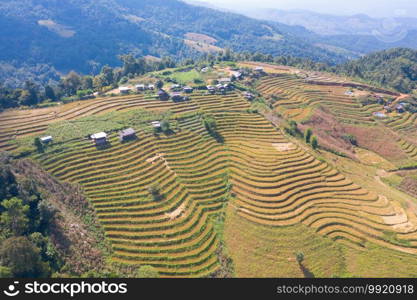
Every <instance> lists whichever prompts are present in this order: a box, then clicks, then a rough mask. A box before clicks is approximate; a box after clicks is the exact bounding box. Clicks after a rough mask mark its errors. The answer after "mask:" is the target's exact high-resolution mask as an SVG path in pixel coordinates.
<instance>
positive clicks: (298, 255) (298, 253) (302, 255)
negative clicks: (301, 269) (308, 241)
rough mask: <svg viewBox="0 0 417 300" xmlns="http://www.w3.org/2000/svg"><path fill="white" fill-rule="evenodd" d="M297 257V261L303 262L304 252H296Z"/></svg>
mask: <svg viewBox="0 0 417 300" xmlns="http://www.w3.org/2000/svg"><path fill="white" fill-rule="evenodd" d="M295 258H296V259H297V262H298V263H299V264H301V263H302V262H303V261H304V253H303V252H297V253H296V254H295Z"/></svg>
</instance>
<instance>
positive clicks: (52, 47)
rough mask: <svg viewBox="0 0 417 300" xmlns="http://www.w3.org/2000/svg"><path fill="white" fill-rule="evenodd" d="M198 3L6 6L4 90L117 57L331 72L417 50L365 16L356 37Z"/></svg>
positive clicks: (333, 25) (70, 0) (44, 0)
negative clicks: (316, 67)
mask: <svg viewBox="0 0 417 300" xmlns="http://www.w3.org/2000/svg"><path fill="white" fill-rule="evenodd" d="M193 4H194V5H191V4H188V3H185V2H182V1H177V0H66V1H62V0H2V1H0V83H1V82H6V83H7V84H9V85H12V86H18V85H19V84H21V83H22V82H24V81H25V80H26V79H30V80H35V81H38V82H40V83H45V82H47V81H48V80H49V79H51V78H57V77H58V75H59V74H65V73H67V72H68V71H70V70H75V71H78V72H81V73H84V74H90V73H92V74H97V73H98V72H99V71H100V69H101V68H102V67H103V66H104V65H110V66H117V65H119V64H120V60H119V59H118V56H119V55H122V54H127V53H132V54H134V55H136V56H150V57H160V58H162V57H164V56H171V57H174V58H177V59H185V58H196V57H198V56H199V55H201V54H202V53H208V52H216V51H220V50H222V49H225V48H231V49H232V50H234V51H236V52H244V51H249V52H261V53H265V54H271V55H274V56H278V55H285V56H295V57H302V58H309V59H312V60H314V61H321V62H326V63H329V64H333V65H334V64H341V63H344V62H346V61H348V60H350V59H355V58H358V57H360V56H361V55H363V54H366V53H369V52H373V51H377V50H383V49H387V48H392V47H410V48H416V47H417V34H416V33H417V31H415V30H414V28H413V27H412V26H411V25H410V26H409V27H407V28H406V29H405V33H406V34H405V35H404V36H400V37H401V39H399V40H398V41H394V42H392V43H391V42H387V41H385V40H384V37H385V38H386V37H387V35H385V36H384V32H382V33H381V34H380V36H378V34H377V33H375V34H373V35H372V34H369V32H372V30H377V29H375V28H377V27H378V26H377V25H375V24H377V22H376V21H374V20H373V19H371V18H368V17H366V16H357V17H356V19H357V20H358V21H357V22H356V23H357V24H361V25H357V26H356V27H357V28H362V29H360V30H359V29H358V30H357V32H360V34H359V35H358V34H352V32H356V31H355V30H354V29H353V27H352V26H351V27H349V26H347V25H343V22H344V23H345V24H347V23H349V22H350V21H349V19H348V18H344V17H333V16H327V15H319V14H315V13H311V12H289V13H285V12H282V11H279V10H270V11H263V10H259V11H258V10H254V11H252V12H246V14H248V15H250V16H251V17H252V18H251V17H248V16H244V15H242V14H237V13H231V12H229V11H225V10H224V9H223V10H215V9H212V8H207V7H203V6H204V5H207V4H206V3H204V2H193ZM209 6H210V5H209ZM210 7H213V6H210ZM297 20H304V21H302V22H301V23H300V21H297ZM319 21H320V22H321V23H320V22H319ZM351 23H352V22H351ZM404 23H406V22H405V21H404ZM314 24H315V25H314ZM320 24H321V25H320ZM366 24H369V25H366ZM371 24H374V25H372V26H371ZM320 26H321V27H320ZM320 28H321V29H320ZM323 28H328V29H327V31H326V30H324V29H323ZM349 28H351V29H349ZM319 33H320V34H319ZM397 38H398V37H397ZM8 74H11V75H12V76H8ZM8 77H12V79H10V78H8Z"/></svg>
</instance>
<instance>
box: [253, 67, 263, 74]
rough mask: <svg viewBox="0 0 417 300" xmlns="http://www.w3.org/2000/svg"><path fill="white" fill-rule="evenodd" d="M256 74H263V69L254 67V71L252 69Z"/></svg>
mask: <svg viewBox="0 0 417 300" xmlns="http://www.w3.org/2000/svg"><path fill="white" fill-rule="evenodd" d="M253 70H254V71H255V72H256V73H264V68H262V67H259V66H258V67H255V68H254V69H253Z"/></svg>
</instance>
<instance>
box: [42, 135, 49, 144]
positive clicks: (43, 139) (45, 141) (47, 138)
mask: <svg viewBox="0 0 417 300" xmlns="http://www.w3.org/2000/svg"><path fill="white" fill-rule="evenodd" d="M40 140H41V142H42V144H48V143H50V142H52V136H50V135H48V136H44V137H41V138H40Z"/></svg>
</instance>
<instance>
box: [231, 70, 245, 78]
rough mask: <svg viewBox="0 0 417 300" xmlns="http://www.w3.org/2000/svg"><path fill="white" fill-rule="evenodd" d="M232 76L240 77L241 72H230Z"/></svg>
mask: <svg viewBox="0 0 417 300" xmlns="http://www.w3.org/2000/svg"><path fill="white" fill-rule="evenodd" d="M232 76H234V77H235V78H236V79H240V78H242V76H243V74H242V73H241V72H239V71H234V72H232Z"/></svg>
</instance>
